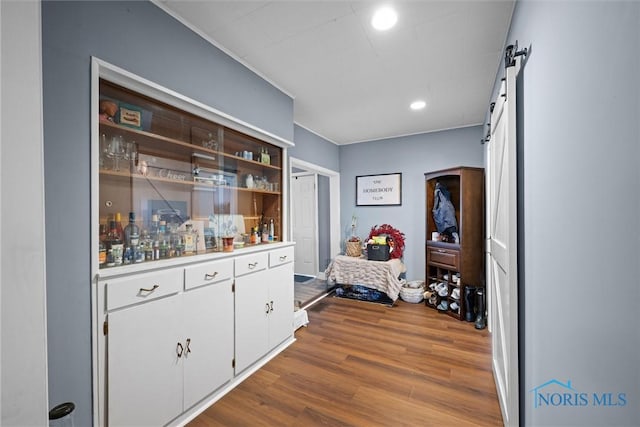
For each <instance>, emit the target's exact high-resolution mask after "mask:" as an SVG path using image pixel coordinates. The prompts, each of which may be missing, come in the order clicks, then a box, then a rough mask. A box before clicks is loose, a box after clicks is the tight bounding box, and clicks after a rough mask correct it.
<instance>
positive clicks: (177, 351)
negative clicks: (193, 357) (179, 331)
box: [176, 343, 184, 359]
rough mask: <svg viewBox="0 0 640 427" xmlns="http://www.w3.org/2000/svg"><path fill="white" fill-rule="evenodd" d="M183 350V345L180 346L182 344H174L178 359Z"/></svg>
mask: <svg viewBox="0 0 640 427" xmlns="http://www.w3.org/2000/svg"><path fill="white" fill-rule="evenodd" d="M183 352H184V347H182V344H180V343H178V345H177V346H176V353H177V354H178V359H180V358H181V357H182V353H183Z"/></svg>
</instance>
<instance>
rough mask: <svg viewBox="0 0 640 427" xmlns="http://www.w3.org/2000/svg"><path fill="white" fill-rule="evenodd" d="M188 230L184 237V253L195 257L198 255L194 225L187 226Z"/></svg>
mask: <svg viewBox="0 0 640 427" xmlns="http://www.w3.org/2000/svg"><path fill="white" fill-rule="evenodd" d="M185 227H186V230H185V231H184V234H183V235H182V240H183V241H184V253H185V255H194V254H195V253H196V244H197V234H196V232H195V231H193V224H187V225H186V226H185Z"/></svg>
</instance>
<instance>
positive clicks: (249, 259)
mask: <svg viewBox="0 0 640 427" xmlns="http://www.w3.org/2000/svg"><path fill="white" fill-rule="evenodd" d="M268 263H269V254H268V253H267V252H260V253H256V254H250V255H244V256H239V257H237V258H236V259H235V264H236V265H235V268H236V276H242V275H244V274H249V273H255V272H256V271H260V270H264V269H265V268H267V265H268Z"/></svg>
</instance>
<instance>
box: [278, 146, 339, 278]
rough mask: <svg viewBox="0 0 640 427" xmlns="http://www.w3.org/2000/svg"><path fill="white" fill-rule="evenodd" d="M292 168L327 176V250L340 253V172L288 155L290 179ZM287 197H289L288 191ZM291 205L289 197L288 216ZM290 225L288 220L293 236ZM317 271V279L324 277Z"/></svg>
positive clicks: (290, 231) (291, 234)
mask: <svg viewBox="0 0 640 427" xmlns="http://www.w3.org/2000/svg"><path fill="white" fill-rule="evenodd" d="M294 168H298V169H303V170H305V171H307V172H310V173H315V174H317V175H322V176H326V177H328V178H329V204H330V206H329V212H330V213H329V251H330V253H331V254H338V253H340V172H337V171H334V170H331V169H327V168H324V167H322V166H319V165H316V164H314V163H310V162H307V161H305V160H302V159H298V158H295V157H289V174H288V178H289V180H291V178H292V176H293V175H294V174H293V169H294ZM316 194H317V193H316ZM289 198H291V194H290V193H289ZM291 206H292V204H291V199H289V203H288V207H287V209H288V215H289V218H291V214H292V212H291ZM291 227H292V225H291V221H289V235H290V236H293V229H292V228H291ZM318 242H319V241H318ZM318 273H319V274H318V278H319V279H324V278H325V277H324V272H323V271H321V272H318Z"/></svg>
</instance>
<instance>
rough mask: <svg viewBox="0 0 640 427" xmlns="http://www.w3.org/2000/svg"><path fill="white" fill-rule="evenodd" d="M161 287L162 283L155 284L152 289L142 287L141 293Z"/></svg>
mask: <svg viewBox="0 0 640 427" xmlns="http://www.w3.org/2000/svg"><path fill="white" fill-rule="evenodd" d="M159 287H160V285H153V287H152V288H151V289H148V288H140V293H143V292H148V293H151V292H153V291H155V290H156V289H158V288H159Z"/></svg>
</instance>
